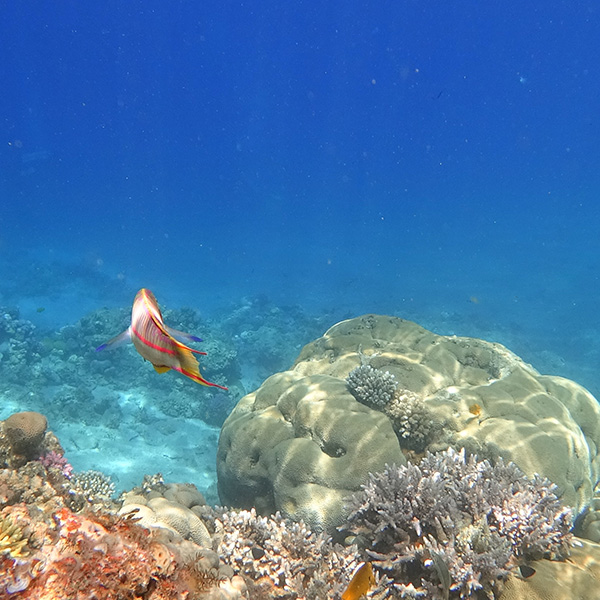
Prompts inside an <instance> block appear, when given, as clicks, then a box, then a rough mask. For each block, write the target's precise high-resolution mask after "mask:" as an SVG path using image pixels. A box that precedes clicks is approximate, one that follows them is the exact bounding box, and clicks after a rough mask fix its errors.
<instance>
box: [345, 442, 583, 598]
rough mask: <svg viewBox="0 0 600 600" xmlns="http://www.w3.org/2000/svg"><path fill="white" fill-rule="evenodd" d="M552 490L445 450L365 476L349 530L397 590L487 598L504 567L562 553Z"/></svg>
mask: <svg viewBox="0 0 600 600" xmlns="http://www.w3.org/2000/svg"><path fill="white" fill-rule="evenodd" d="M555 491H556V490H555V487H554V486H553V485H552V484H551V483H550V482H549V481H547V480H544V479H542V478H539V477H535V478H534V479H529V478H527V477H526V476H525V475H524V474H523V473H522V471H521V470H520V469H519V468H518V467H516V466H515V465H514V464H512V463H508V464H505V463H504V461H502V460H501V459H500V460H498V462H497V463H496V464H495V465H493V466H492V465H491V464H490V463H489V462H488V461H486V460H484V461H478V460H477V458H476V457H474V456H470V457H468V458H467V457H466V456H465V452H464V449H463V450H462V451H461V452H456V451H455V450H452V449H448V450H447V451H445V452H441V453H437V454H431V453H427V455H426V456H425V458H423V460H422V461H421V462H420V463H419V464H410V463H409V464H408V465H406V466H401V467H395V466H389V467H388V468H386V470H385V471H383V472H381V473H377V474H372V475H371V476H370V478H369V482H368V483H367V484H366V485H365V486H364V489H363V491H362V492H361V493H359V494H357V495H355V496H354V498H353V499H352V501H351V503H350V516H349V524H348V528H349V529H350V530H351V531H353V532H354V534H355V535H356V536H357V537H359V538H360V540H361V546H362V547H363V552H364V556H365V559H367V560H372V561H373V564H374V565H375V566H376V567H378V568H380V569H381V571H383V572H384V573H385V574H386V575H387V576H388V577H389V578H391V580H392V582H393V583H392V584H391V585H392V586H393V587H394V589H396V590H397V591H398V592H400V593H401V594H404V595H408V597H410V595H411V594H412V595H416V594H419V593H420V594H426V597H427V598H432V599H435V598H444V597H447V595H448V592H449V591H452V592H458V593H459V595H460V597H461V598H466V597H469V595H470V594H472V593H473V592H476V591H478V590H483V591H484V592H487V593H488V597H493V596H492V595H491V594H492V593H493V592H494V591H495V590H496V589H497V588H498V586H499V584H500V583H501V582H502V581H503V580H504V579H506V577H507V576H508V573H509V570H510V569H511V568H513V567H515V566H517V565H519V564H522V563H525V562H526V561H530V560H535V559H540V558H550V559H563V558H565V556H566V555H567V554H568V546H569V541H570V539H571V535H570V533H569V532H570V529H571V525H572V523H571V511H570V510H569V509H566V508H564V507H563V506H562V505H561V503H560V502H559V500H558V498H557V497H556V495H555ZM444 588H446V589H444Z"/></svg>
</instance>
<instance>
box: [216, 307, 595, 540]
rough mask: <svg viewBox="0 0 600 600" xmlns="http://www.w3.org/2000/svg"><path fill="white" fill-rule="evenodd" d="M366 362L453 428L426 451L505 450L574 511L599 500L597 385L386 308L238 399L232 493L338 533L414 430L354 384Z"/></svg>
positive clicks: (348, 325) (227, 430)
mask: <svg viewBox="0 0 600 600" xmlns="http://www.w3.org/2000/svg"><path fill="white" fill-rule="evenodd" d="M362 364H369V365H370V366H371V367H373V368H374V369H380V370H382V371H387V372H389V373H390V375H393V377H394V378H395V381H396V382H397V384H398V390H402V393H404V394H409V393H410V394H413V395H416V396H417V397H418V398H420V399H421V401H422V402H421V405H422V406H423V407H424V409H425V410H427V411H428V413H429V414H430V415H431V417H430V418H431V419H433V420H435V421H437V422H438V423H443V424H444V427H433V428H432V432H435V435H434V436H432V437H431V439H428V440H426V443H425V444H424V448H423V449H427V450H431V451H438V450H443V449H445V448H447V447H448V446H455V447H465V448H466V449H467V451H468V452H473V453H477V454H478V455H479V456H480V457H482V458H490V459H495V458H497V457H499V456H502V457H503V458H504V459H505V460H511V461H513V462H514V463H516V464H517V465H518V466H519V467H520V468H521V469H522V470H523V471H524V472H525V473H526V474H527V475H529V476H533V475H534V473H539V474H540V475H541V476H544V477H547V478H548V479H549V480H550V481H552V482H553V483H555V484H556V485H557V486H558V493H559V495H560V497H561V499H562V501H563V502H564V503H565V504H567V505H569V506H570V507H571V508H572V509H573V510H574V514H575V515H577V514H579V513H580V512H581V511H582V510H583V509H584V508H585V507H586V506H587V505H588V504H589V502H590V499H591V497H592V490H593V488H594V487H595V485H596V484H597V482H598V479H599V472H600V457H599V450H598V448H599V446H600V406H599V405H598V403H597V401H596V400H595V398H594V397H593V396H592V395H591V394H590V393H589V392H587V391H586V390H585V389H584V388H582V387H581V386H579V385H578V384H576V383H575V382H573V381H570V380H568V379H563V378H561V377H555V376H547V375H540V373H538V372H537V371H536V370H535V369H534V368H533V367H531V366H530V365H527V364H526V363H524V362H523V361H522V360H521V359H520V358H519V357H518V356H516V355H515V354H513V353H512V352H510V351H509V350H507V349H506V348H505V347H504V346H502V345H500V344H496V343H490V342H486V341H483V340H479V339H475V338H459V337H455V336H441V335H436V334H434V333H432V332H430V331H427V330H426V329H424V328H422V327H420V326H419V325H417V324H415V323H412V322H410V321H406V320H404V319H399V318H395V317H387V316H377V315H366V316H363V317H358V318H355V319H350V320H347V321H343V322H341V323H338V324H336V325H334V326H333V327H331V328H330V329H329V330H328V331H327V332H326V333H325V334H324V335H323V336H322V337H321V338H319V339H317V340H315V341H314V342H311V343H310V344H308V345H307V346H305V347H304V348H303V350H302V351H301V353H300V356H299V357H298V359H297V360H296V362H295V364H294V365H293V367H292V368H291V369H290V370H289V371H285V372H283V373H278V374H275V375H273V376H271V377H269V378H268V379H267V380H266V381H265V382H264V383H263V384H262V386H261V387H260V388H259V389H258V390H256V391H255V392H252V393H251V394H248V395H247V396H245V397H244V398H242V399H241V400H240V401H239V403H238V405H237V406H236V408H235V409H234V410H233V412H232V413H231V415H230V416H229V417H228V418H227V420H226V421H225V423H224V425H223V428H222V430H221V436H220V439H219V449H218V454H217V469H218V477H219V479H218V486H219V494H220V497H221V501H222V502H223V503H225V504H228V505H232V506H237V507H243V508H248V507H250V506H256V508H257V510H259V511H260V512H262V513H270V512H274V511H276V510H279V511H281V512H282V513H283V514H284V515H285V516H288V517H290V518H292V519H304V521H305V522H307V523H308V524H309V525H310V526H311V527H313V528H315V529H317V530H319V529H327V530H329V531H332V530H333V527H334V526H336V525H338V524H339V523H340V522H341V520H343V519H344V515H345V509H344V498H346V497H347V496H348V495H349V494H350V493H351V492H353V491H356V490H357V489H359V487H360V485H361V484H362V483H364V482H365V481H366V478H367V473H369V472H375V471H378V470H381V469H382V467H383V465H384V464H385V463H389V464H392V463H395V464H397V465H401V464H404V463H405V462H406V461H405V458H404V455H403V453H402V449H404V450H405V451H406V450H407V445H406V444H405V443H403V437H404V436H405V434H406V432H403V433H402V435H399V433H398V432H397V431H396V432H395V431H394V424H393V419H390V417H389V416H388V415H386V414H385V411H383V410H382V411H380V410H378V407H373V406H367V405H366V404H363V403H359V402H358V401H357V400H356V399H355V397H354V396H353V395H352V393H351V391H350V388H349V386H348V384H347V382H346V378H347V377H348V375H349V374H350V372H351V371H353V369H356V368H357V367H359V366H360V365H362ZM397 421H399V420H398V419H397ZM401 446H402V449H401Z"/></svg>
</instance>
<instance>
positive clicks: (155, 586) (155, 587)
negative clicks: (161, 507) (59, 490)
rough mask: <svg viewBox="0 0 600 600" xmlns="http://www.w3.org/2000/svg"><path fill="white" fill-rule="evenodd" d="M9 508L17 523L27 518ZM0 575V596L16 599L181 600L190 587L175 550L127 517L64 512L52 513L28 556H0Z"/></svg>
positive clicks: (24, 510) (22, 508) (23, 512)
mask: <svg viewBox="0 0 600 600" xmlns="http://www.w3.org/2000/svg"><path fill="white" fill-rule="evenodd" d="M14 508H19V512H20V516H21V521H22V520H23V516H24V515H28V517H29V519H30V520H32V518H31V515H30V514H29V513H28V512H27V510H26V508H25V507H24V506H23V505H21V506H20V507H14ZM38 525H39V523H38ZM0 573H3V575H0V595H1V594H2V593H3V592H8V593H14V592H17V591H19V592H20V594H19V599H20V600H26V599H27V600H28V599H35V600H50V599H55V598H63V599H65V600H67V599H73V600H79V599H80V598H81V599H83V598H86V599H87V598H94V599H95V600H109V599H110V600H117V599H122V600H126V599H134V598H144V599H146V600H163V599H167V598H168V599H169V600H177V599H179V598H181V599H182V600H183V599H184V598H187V597H188V593H189V585H190V582H189V578H187V577H185V578H183V577H181V575H182V573H181V567H180V566H179V565H178V564H177V562H176V551H173V550H172V549H170V548H167V547H166V546H163V545H162V544H160V543H159V542H157V541H156V540H155V539H154V538H153V535H152V534H151V533H150V532H149V531H148V530H146V529H144V528H143V527H140V526H139V525H138V524H136V523H135V522H133V521H131V520H129V519H121V518H118V517H115V516H113V515H110V514H103V515H80V514H74V513H72V512H71V511H70V510H69V509H68V508H62V509H60V510H59V511H57V512H56V513H55V515H54V525H52V524H46V525H45V531H44V534H43V536H42V537H41V539H40V547H39V549H38V550H37V551H36V552H35V553H33V554H32V555H31V556H28V557H25V558H22V557H19V558H8V557H2V559H1V561H0ZM184 579H186V580H187V582H186V581H184Z"/></svg>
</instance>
